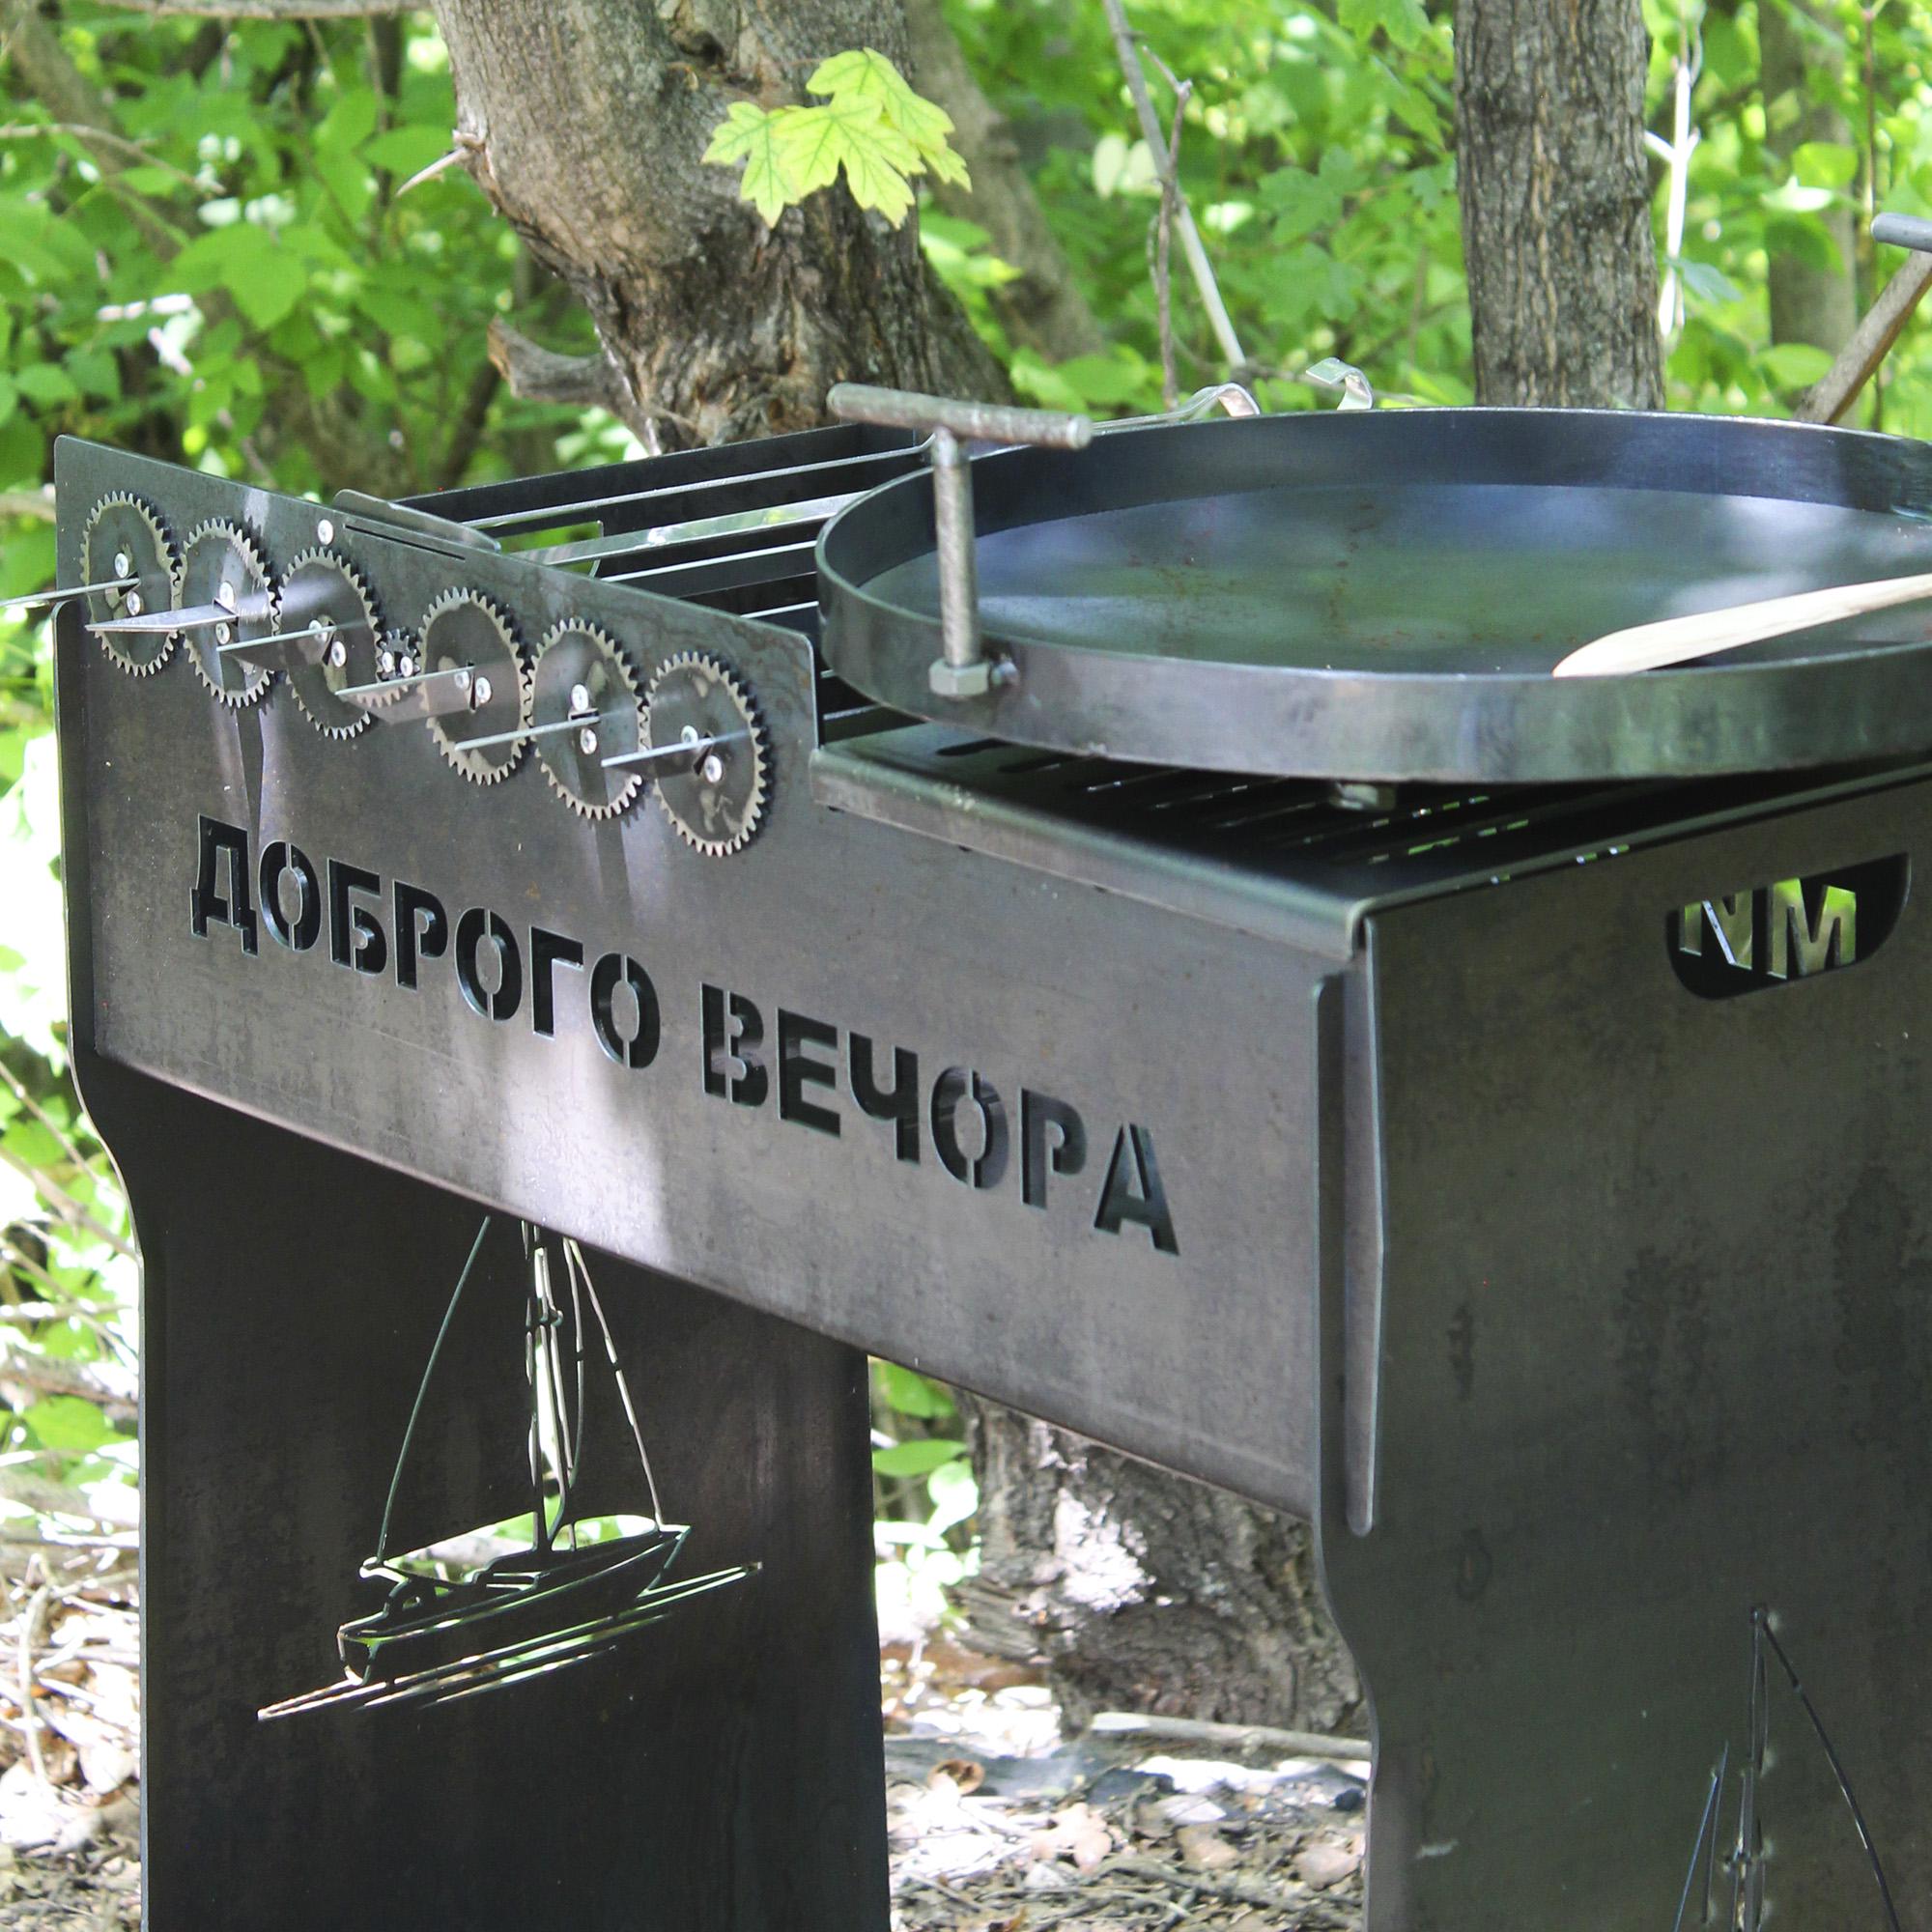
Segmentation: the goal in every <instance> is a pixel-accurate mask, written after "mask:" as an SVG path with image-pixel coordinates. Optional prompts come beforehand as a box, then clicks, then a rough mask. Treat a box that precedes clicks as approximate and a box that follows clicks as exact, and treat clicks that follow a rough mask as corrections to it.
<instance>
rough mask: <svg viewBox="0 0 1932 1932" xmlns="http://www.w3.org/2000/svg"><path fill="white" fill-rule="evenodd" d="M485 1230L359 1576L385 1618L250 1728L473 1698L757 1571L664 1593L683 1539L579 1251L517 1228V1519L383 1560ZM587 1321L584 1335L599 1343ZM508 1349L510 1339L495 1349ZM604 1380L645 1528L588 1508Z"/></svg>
mask: <svg viewBox="0 0 1932 1932" xmlns="http://www.w3.org/2000/svg"><path fill="white" fill-rule="evenodd" d="M490 1225H491V1224H490V1221H489V1219H488V1218H487V1217H486V1218H485V1220H484V1222H483V1225H482V1227H481V1228H480V1229H479V1230H478V1231H477V1235H476V1239H475V1242H474V1243H473V1244H472V1246H471V1247H470V1250H469V1260H468V1261H467V1262H465V1264H464V1265H463V1271H462V1273H461V1274H460V1275H459V1276H458V1277H457V1282H456V1290H455V1293H453V1294H452V1295H451V1296H450V1300H449V1307H448V1309H447V1310H446V1311H445V1313H444V1315H443V1319H442V1325H441V1327H440V1329H439V1330H438V1333H437V1338H436V1343H435V1345H434V1346H433V1347H432V1349H431V1350H430V1356H429V1361H428V1364H427V1365H426V1366H425V1368H424V1370H423V1377H422V1382H421V1384H420V1386H419V1387H418V1388H417V1390H416V1399H415V1404H414V1406H413V1407H412V1409H411V1411H410V1420H409V1426H408V1427H407V1428H406V1429H405V1430H404V1432H403V1445H402V1449H401V1451H400V1452H399V1453H398V1455H397V1458H396V1467H395V1473H394V1475H393V1476H392V1477H391V1479H390V1483H389V1494H388V1499H387V1501H386V1502H385V1504H384V1509H383V1522H382V1527H381V1529H380V1531H379V1532H378V1534H377V1538H376V1549H375V1553H374V1554H373V1555H372V1556H370V1557H369V1558H368V1559H367V1560H366V1561H365V1562H364V1563H363V1564H362V1566H361V1572H360V1574H361V1576H362V1577H365V1578H367V1579H370V1580H371V1581H380V1582H385V1583H386V1584H387V1585H388V1590H387V1594H386V1595H385V1597H384V1601H383V1603H382V1605H381V1607H380V1608H378V1609H376V1610H375V1611H373V1612H371V1613H370V1614H368V1615H366V1616H359V1617H355V1618H353V1619H351V1621H349V1622H348V1623H345V1624H344V1625H343V1626H342V1627H341V1629H340V1630H339V1631H338V1632H337V1633H336V1645H337V1649H338V1650H339V1651H340V1653H341V1657H342V1664H343V1671H344V1675H343V1677H342V1679H341V1680H340V1681H339V1682H337V1683H334V1684H330V1685H327V1686H325V1687H324V1688H322V1689H321V1690H310V1691H306V1692H304V1693H303V1694H302V1695H300V1696H298V1697H290V1698H287V1699H285V1700H284V1701H283V1702H281V1703H277V1704H268V1705H265V1706H263V1707H262V1709H261V1710H259V1711H258V1712H257V1713H256V1716H257V1717H258V1718H262V1719H270V1718H288V1717H296V1716H298V1715H300V1714H302V1713H304V1712H309V1711H319V1710H335V1709H340V1708H342V1707H343V1706H358V1707H372V1706H379V1705H392V1704H425V1703H431V1704H433V1703H445V1702H449V1701H452V1700H454V1699H456V1698H459V1697H472V1696H476V1695H478V1694H480V1693H481V1692H483V1691H486V1690H498V1689H501V1688H502V1687H504V1686H506V1685H509V1684H513V1683H517V1682H520V1681H522V1680H523V1679H525V1678H528V1677H534V1676H540V1675H545V1674H548V1673H550V1672H553V1671H556V1670H561V1669H564V1668H567V1667H568V1666H570V1665H572V1664H576V1663H582V1662H589V1661H590V1660H591V1659H593V1658H596V1657H601V1656H603V1655H604V1654H605V1653H606V1652H608V1651H609V1650H611V1648H613V1647H614V1646H615V1645H616V1644H617V1643H619V1642H620V1641H622V1640H623V1639H624V1638H626V1637H628V1636H630V1635H632V1634H634V1633H635V1632H637V1631H640V1630H643V1629H645V1628H646V1627H647V1626H649V1625H651V1624H653V1623H656V1622H658V1621H659V1620H660V1619H661V1618H663V1617H665V1616H667V1615H668V1614H669V1613H670V1612H671V1611H672V1610H673V1609H675V1608H676V1607H677V1606H678V1605H681V1604H684V1603H687V1602H689V1601H690V1600H691V1599H692V1598H694V1597H699V1596H703V1595H704V1594H706V1593H707V1592H709V1591H712V1590H716V1589H720V1588H722V1587H723V1586H724V1585H725V1584H727V1583H735V1582H738V1581H739V1580H740V1579H742V1578H743V1577H749V1576H751V1575H752V1574H753V1571H754V1570H755V1569H756V1568H757V1566H756V1565H755V1564H749V1565H742V1566H740V1567H738V1568H735V1569H730V1570H716V1571H712V1572H711V1573H710V1574H708V1575H706V1576H702V1577H691V1578H688V1579H685V1580H681V1581H674V1580H667V1573H668V1571H669V1569H670V1567H671V1565H672V1563H673V1562H674V1561H675V1560H676V1557H677V1554H678V1552H679V1550H681V1549H682V1548H683V1547H684V1541H685V1538H686V1537H687V1536H689V1535H690V1533H691V1531H690V1526H689V1525H688V1524H679V1523H668V1522H666V1521H665V1520H664V1513H663V1510H662V1508H661V1507H660V1505H659V1501H658V1490H657V1479H656V1478H655V1476H654V1475H653V1474H652V1472H651V1463H650V1457H649V1455H648V1453H647V1452H646V1450H645V1448H644V1439H643V1432H642V1430H641V1428H640V1427H639V1422H638V1412H637V1408H636V1406H635V1405H634V1404H633V1402H632V1400H631V1390H630V1385H629V1383H628V1382H627V1381H626V1380H625V1378H624V1371H623V1366H622V1364H621V1363H620V1362H619V1361H618V1359H617V1350H616V1347H615V1344H614V1343H613V1341H612V1338H611V1328H610V1324H609V1323H608V1322H607V1321H605V1319H604V1309H603V1305H602V1303H600V1302H599V1300H598V1299H597V1292H596V1290H595V1289H594V1288H593V1287H592V1286H591V1281H590V1271H589V1269H588V1267H587V1266H586V1265H585V1264H584V1260H583V1252H582V1249H581V1248H580V1247H579V1246H578V1244H577V1243H576V1242H575V1241H573V1240H570V1239H568V1238H563V1237H559V1236H554V1235H552V1234H548V1233H546V1232H544V1231H541V1230H538V1229H535V1228H532V1227H530V1226H529V1225H528V1224H527V1223H525V1224H524V1227H523V1236H524V1250H525V1258H526V1268H527V1288H526V1297H525V1308H524V1320H523V1323H522V1326H523V1340H522V1350H523V1370H524V1382H525V1386H526V1406H527V1415H526V1426H525V1427H526V1447H527V1469H528V1476H527V1483H528V1491H529V1496H530V1504H531V1507H530V1510H529V1512H528V1515H527V1517H526V1518H521V1519H518V1520H515V1521H513V1522H511V1523H506V1524H498V1525H491V1526H487V1527H485V1528H482V1529H475V1530H470V1531H468V1532H466V1533H464V1534H461V1535H458V1536H454V1537H446V1538H443V1539H440V1541H438V1542H436V1543H432V1544H425V1545H423V1546H421V1547H419V1548H413V1549H410V1550H407V1551H405V1552H402V1553H400V1554H398V1553H395V1552H393V1551H392V1550H391V1548H390V1543H391V1540H392V1539H391V1534H390V1531H391V1526H392V1524H393V1523H394V1521H395V1519H396V1509H397V1500H398V1497H399V1495H400V1494H401V1492H402V1489H403V1477H404V1472H405V1470H406V1468H407V1467H408V1465H409V1463H410V1452H411V1449H412V1446H413V1444H414V1442H415V1438H416V1431H417V1427H418V1425H419V1424H420V1423H421V1421H422V1418H423V1413H424V1406H425V1401H426V1398H427V1397H428V1395H429V1390H430V1384H431V1381H432V1379H433V1378H434V1377H435V1374H436V1368H437V1362H438V1359H439V1357H440V1355H441V1354H442V1352H443V1346H444V1344H445V1343H446V1342H447V1341H448V1339H449V1335H450V1330H451V1327H452V1324H453V1323H454V1322H455V1321H456V1316H457V1310H458V1308H459V1306H460V1305H461V1304H462V1302H463V1299H464V1290H465V1289H466V1288H467V1287H468V1285H469V1277H470V1275H471V1273H472V1272H473V1270H474V1268H475V1266H476V1260H477V1257H478V1256H479V1255H480V1254H481V1253H482V1251H483V1242H484V1238H485V1236H488V1234H489V1232H490ZM587 1322H594V1323H595V1334H594V1338H593V1335H592V1333H591V1331H590V1330H589V1328H588V1327H587V1326H586V1323H587ZM514 1341H515V1335H514V1330H509V1331H508V1332H507V1333H506V1336H505V1347H506V1349H507V1348H510V1347H512V1346H514ZM593 1342H594V1344H596V1345H600V1346H594V1347H593ZM593 1354H595V1355H601V1357H602V1361H601V1362H594V1361H593V1360H592V1359H591V1357H592V1356H593ZM606 1376H608V1378H609V1380H610V1382H611V1385H612V1387H613V1389H614V1391H615V1394H616V1397H617V1400H618V1402H619V1403H620V1405H621V1407H622V1414H623V1420H624V1423H625V1425H626V1430H627V1433H628V1435H629V1437H630V1439H631V1441H632V1443H633V1444H634V1445H635V1446H636V1449H637V1452H638V1461H639V1464H640V1465H641V1472H642V1491H643V1497H642V1498H639V1499H640V1500H641V1499H643V1498H647V1499H648V1501H649V1505H650V1513H649V1515H648V1516H641V1515H609V1514H606V1515H592V1514H591V1513H590V1512H589V1511H588V1510H587V1509H586V1508H585V1507H584V1500H585V1493H586V1482H585V1478H586V1471H585V1469H584V1466H583V1457H584V1448H585V1434H584V1417H585V1414H586V1412H587V1408H588V1403H587V1401H586V1397H587V1394H588V1388H589V1385H590V1383H591V1382H592V1381H593V1380H594V1379H597V1378H602V1377H606Z"/></svg>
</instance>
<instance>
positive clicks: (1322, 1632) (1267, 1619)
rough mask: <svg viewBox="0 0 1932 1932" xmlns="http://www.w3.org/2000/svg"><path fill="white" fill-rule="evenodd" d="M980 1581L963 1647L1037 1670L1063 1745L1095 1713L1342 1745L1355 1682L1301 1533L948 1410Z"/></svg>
mask: <svg viewBox="0 0 1932 1932" xmlns="http://www.w3.org/2000/svg"><path fill="white" fill-rule="evenodd" d="M961 1406H962V1407H963V1408H964V1410H965V1412H966V1415H967V1418H968V1426H969V1433H970V1435H971V1436H972V1438H973V1461H974V1469H975V1473H976V1474H977V1475H978V1477H979V1480H980V1574H979V1576H978V1577H975V1578H973V1579H971V1580H970V1581H968V1582H967V1583H964V1584H962V1585H961V1586H959V1588H958V1589H956V1590H955V1591H954V1592H953V1597H954V1602H955V1603H956V1604H957V1605H958V1606H959V1607H960V1608H961V1609H963V1610H964V1611H965V1612H966V1615H967V1619H968V1623H969V1627H970V1629H971V1632H972V1634H973V1637H974V1640H975V1642H976V1643H977V1644H978V1645H979V1647H980V1648H981V1649H983V1650H986V1651H989V1652H991V1653H992V1654H993V1655H995V1656H1005V1657H1013V1658H1019V1659H1025V1660H1028V1661H1035V1662H1044V1663H1045V1664H1046V1666H1047V1671H1048V1675H1049V1679H1050V1681H1051V1683H1052V1685H1053V1689H1054V1693H1055V1695H1056V1696H1057V1697H1058V1698H1059V1700H1060V1706H1061V1716H1062V1721H1063V1723H1064V1724H1065V1725H1066V1726H1067V1727H1068V1728H1069V1729H1074V1728H1078V1727H1080V1726H1082V1725H1084V1724H1085V1723H1086V1721H1087V1720H1088V1719H1089V1718H1091V1717H1092V1716H1093V1714H1094V1712H1095V1711H1107V1710H1112V1711H1122V1710H1125V1711H1152V1712H1159V1713H1160V1714H1161V1715H1163V1716H1166V1717H1186V1718H1208V1719H1219V1720H1221V1721H1224V1722H1227V1723H1244V1724H1277V1725H1280V1726H1282V1727H1284V1728H1286V1729H1292V1730H1318V1731H1327V1732H1330V1733H1340V1732H1344V1731H1346V1730H1347V1729H1348V1728H1349V1727H1350V1726H1351V1725H1353V1724H1354V1723H1355V1722H1356V1720H1357V1719H1358V1716H1359V1712H1360V1709H1361V1701H1362V1690H1361V1684H1360V1681H1359V1679H1358V1678H1357V1677H1356V1675H1355V1667H1354V1664H1353V1662H1352V1661H1351V1660H1350V1656H1349V1653H1348V1651H1347V1650H1346V1648H1345V1647H1344V1646H1343V1643H1342V1640H1341V1638H1340V1637H1339V1636H1338V1635H1337V1634H1336V1632H1335V1628H1334V1626H1333V1625H1332V1624H1331V1623H1330V1622H1329V1620H1328V1614H1327V1611H1326V1609H1325V1607H1324V1606H1323V1605H1322V1602H1321V1588H1320V1585H1319V1583H1318V1581H1317V1579H1316V1574H1315V1552H1314V1547H1313V1539H1312V1537H1311V1535H1310V1533H1309V1529H1308V1525H1307V1524H1306V1523H1303V1522H1299V1521H1297V1520H1294V1519H1293V1518H1292V1517H1284V1516H1277V1515H1275V1514H1274V1513H1273V1512H1272V1511H1269V1510H1264V1509H1258V1508H1256V1507H1255V1506H1254V1505H1253V1504H1251V1503H1246V1502H1243V1501H1241V1499H1240V1498H1239V1497H1237V1496H1233V1495H1230V1494H1228V1493H1227V1492H1225V1491H1221V1490H1212V1489H1209V1488H1208V1487H1207V1486H1206V1485H1205V1484H1201V1483H1191V1482H1187V1481H1184V1480H1183V1479H1182V1478H1180V1477H1179V1476H1171V1475H1168V1474H1166V1473H1165V1472H1164V1471H1162V1470H1158V1469H1154V1468H1151V1467H1149V1465H1148V1464H1146V1463H1137V1462H1135V1461H1133V1460H1132V1459H1131V1458H1130V1457H1126V1456H1121V1455H1117V1454H1116V1453H1114V1452H1113V1451H1112V1450H1109V1449H1102V1448H1100V1447H1098V1446H1097V1445H1096V1444H1094V1443H1092V1442H1089V1441H1087V1440H1085V1439H1084V1438H1083V1437H1081V1436H1078V1435H1068V1434H1067V1433H1066V1431H1065V1430H1061V1429H1054V1428H1051V1427H1049V1426H1048V1425H1047V1424H1046V1423H1044V1422H1034V1421H1029V1420H1027V1419H1026V1418H1025V1417H1022V1416H1015V1415H1013V1414H1011V1413H1010V1412H1009V1411H1008V1410H1006V1409H1002V1408H995V1407H993V1406H990V1405H988V1404H984V1403H980V1402H977V1401H974V1400H972V1399H970V1398H962V1402H961Z"/></svg>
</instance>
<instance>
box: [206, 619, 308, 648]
mask: <svg viewBox="0 0 1932 1932" xmlns="http://www.w3.org/2000/svg"><path fill="white" fill-rule="evenodd" d="M324 635H325V633H323V632H322V631H320V630H318V629H317V628H316V627H315V626H314V625H313V624H311V625H309V626H308V627H307V629H305V630H300V631H277V632H275V633H274V635H273V636H272V637H267V638H243V639H241V640H240V641H239V642H237V643H233V644H217V645H216V646H215V649H216V650H217V651H218V652H220V653H221V654H222V655H224V656H225V655H226V654H227V653H228V652H229V651H261V650H266V649H267V648H268V647H269V646H270V644H301V643H319V642H320V641H321V640H322V639H323V637H324Z"/></svg>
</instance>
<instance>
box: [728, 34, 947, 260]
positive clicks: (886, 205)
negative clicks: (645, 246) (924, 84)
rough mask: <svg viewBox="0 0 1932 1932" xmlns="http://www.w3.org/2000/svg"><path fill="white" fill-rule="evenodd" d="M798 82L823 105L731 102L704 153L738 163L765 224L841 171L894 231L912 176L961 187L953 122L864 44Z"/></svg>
mask: <svg viewBox="0 0 1932 1932" xmlns="http://www.w3.org/2000/svg"><path fill="white" fill-rule="evenodd" d="M806 85H807V88H808V90H809V91H810V93H812V94H817V95H822V96H826V97H828V98H827V99H821V100H819V101H817V102H815V103H814V104H813V105H811V106H809V107H799V106H790V107H780V108H764V107H759V106H756V105H754V104H753V102H751V101H749V100H739V101H734V102H733V103H732V105H731V107H730V110H729V111H728V112H727V113H726V115H725V119H724V120H723V121H722V122H721V123H720V124H719V126H718V127H717V128H715V129H714V130H713V131H712V135H711V143H710V145H709V146H708V147H707V148H706V149H705V151H704V158H705V159H706V160H707V161H712V162H716V163H718V164H720V165H722V166H729V165H731V164H732V163H734V162H739V161H742V162H743V163H744V168H745V173H744V179H743V182H742V183H741V185H740V190H739V191H740V193H741V194H742V195H743V196H744V198H745V199H746V200H747V201H749V202H751V203H753V206H755V207H756V209H757V211H758V213H760V214H761V215H763V216H764V218H765V221H766V222H767V224H769V225H770V226H772V227H776V226H777V225H778V220H779V217H780V215H781V214H782V213H784V211H785V210H786V209H787V208H789V207H791V206H792V205H793V204H794V203H796V202H800V201H803V200H804V199H805V197H806V196H807V195H809V194H812V193H815V192H816V191H817V190H818V189H819V188H822V187H829V186H830V185H832V183H833V182H834V181H836V180H837V179H838V174H839V171H840V170H841V169H842V170H843V172H844V176H845V185H846V187H847V188H848V189H849V190H850V191H851V195H852V198H853V200H854V201H856V202H857V203H858V204H859V206H860V207H861V208H866V209H872V210H875V211H876V212H877V213H880V214H882V215H884V216H885V218H886V219H887V220H888V221H889V222H891V223H892V225H893V226H894V227H895V228H896V227H897V226H898V225H899V223H900V222H902V221H903V220H904V219H905V218H906V216H907V214H909V213H911V212H912V206H913V199H914V195H913V186H912V178H913V177H914V176H916V175H923V174H926V173H931V174H933V175H935V176H937V177H938V179H940V180H941V181H947V182H955V183H957V184H959V185H961V186H966V185H969V182H968V177H967V173H966V164H965V162H964V161H963V160H961V159H960V157H959V156H958V155H956V154H955V153H954V152H953V151H952V147H951V146H950V145H949V143H948V141H947V136H948V135H949V134H951V133H952V117H951V116H950V115H949V114H948V113H947V112H946V110H945V109H944V108H942V107H938V106H935V105H934V104H933V103H932V102H931V101H930V100H926V99H923V98H922V97H921V96H920V95H918V94H915V93H914V92H913V90H912V88H911V86H910V84H909V83H908V82H907V81H906V78H905V76H904V75H903V74H901V73H900V72H899V71H898V69H897V68H895V66H894V65H893V64H892V62H891V61H889V60H888V59H887V58H886V57H885V55H884V54H882V53H879V52H877V51H876V50H874V49H873V48H870V47H862V48H858V49H856V50H854V51H852V52H850V53H843V54H835V55H834V56H833V57H832V58H831V59H830V60H828V61H822V62H821V63H820V64H819V66H818V67H817V69H816V70H815V71H813V73H812V75H811V78H810V80H809V81H808V82H807V83H806Z"/></svg>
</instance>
